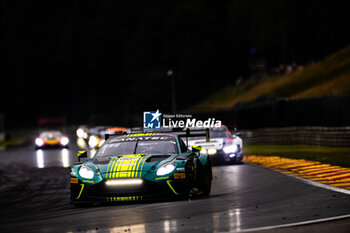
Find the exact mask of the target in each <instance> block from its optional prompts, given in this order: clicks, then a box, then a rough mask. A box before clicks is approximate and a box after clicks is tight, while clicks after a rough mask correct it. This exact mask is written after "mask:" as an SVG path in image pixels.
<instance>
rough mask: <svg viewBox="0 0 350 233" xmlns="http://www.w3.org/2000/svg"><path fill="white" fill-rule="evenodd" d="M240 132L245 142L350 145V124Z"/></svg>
mask: <svg viewBox="0 0 350 233" xmlns="http://www.w3.org/2000/svg"><path fill="white" fill-rule="evenodd" d="M240 132H241V137H242V138H243V141H244V143H245V144H277V145H316V146H339V147H349V146H350V126H347V127H307V126H300V127H284V128H262V129H255V130H241V131H240Z"/></svg>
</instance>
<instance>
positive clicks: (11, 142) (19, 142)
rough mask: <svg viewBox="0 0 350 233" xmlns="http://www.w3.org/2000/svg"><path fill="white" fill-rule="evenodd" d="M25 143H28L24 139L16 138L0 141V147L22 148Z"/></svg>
mask: <svg viewBox="0 0 350 233" xmlns="http://www.w3.org/2000/svg"><path fill="white" fill-rule="evenodd" d="M27 142H28V140H27V139H26V138H16V139H11V140H6V141H1V142H0V147H15V146H22V145H24V144H25V143H27Z"/></svg>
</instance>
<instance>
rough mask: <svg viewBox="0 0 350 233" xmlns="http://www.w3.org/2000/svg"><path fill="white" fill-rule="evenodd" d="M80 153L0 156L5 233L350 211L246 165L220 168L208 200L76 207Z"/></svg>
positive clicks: (242, 225) (314, 190) (234, 224)
mask: <svg viewBox="0 0 350 233" xmlns="http://www.w3.org/2000/svg"><path fill="white" fill-rule="evenodd" d="M78 150H79V148H78V147H76V146H74V145H73V146H71V147H70V148H69V149H63V150H61V149H50V150H37V151H35V150H34V149H33V148H21V149H13V150H9V151H5V152H4V151H1V152H0V160H1V164H3V167H1V168H0V174H1V180H2V186H1V192H0V204H1V206H2V208H1V210H0V221H1V224H0V226H1V228H0V230H1V232H81V231H88V232H152V233H154V232H226V231H239V230H245V229H251V228H256V227H262V226H271V225H276V224H286V223H293V222H300V221H305V220H312V219H318V218H325V217H331V216H338V215H343V214H349V213H350V201H349V196H348V195H346V194H341V193H335V192H332V191H329V190H325V189H321V188H318V187H314V186H310V185H308V184H305V183H303V182H301V181H299V180H296V179H294V178H293V177H289V176H286V175H284V174H279V173H277V172H274V171H270V170H267V169H264V168H260V167H254V166H251V165H247V164H243V165H231V166H216V167H214V168H213V186H212V193H211V196H210V197H209V198H197V199H191V200H180V201H162V202H147V203H127V204H115V205H105V204H102V205H96V206H95V207H92V208H82V209H76V208H74V207H73V206H71V205H70V204H69V169H68V168H67V167H69V166H70V164H72V163H73V162H74V161H76V160H75V159H76V158H75V156H76V152H77V151H78ZM13 162H16V164H13ZM37 167H40V168H41V169H37Z"/></svg>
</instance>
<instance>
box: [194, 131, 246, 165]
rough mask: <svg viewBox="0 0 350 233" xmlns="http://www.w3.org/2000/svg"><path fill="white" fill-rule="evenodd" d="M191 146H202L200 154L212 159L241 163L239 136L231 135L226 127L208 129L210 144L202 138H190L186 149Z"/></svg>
mask: <svg viewBox="0 0 350 233" xmlns="http://www.w3.org/2000/svg"><path fill="white" fill-rule="evenodd" d="M193 145H200V146H202V151H201V152H202V153H206V154H208V155H209V156H211V158H213V159H218V160H221V161H224V162H225V163H229V164H234V163H242V161H243V141H242V139H241V138H240V137H239V134H238V133H237V134H231V132H230V131H229V130H228V128H227V127H226V126H224V125H223V126H221V127H220V128H210V142H206V140H203V138H191V140H188V147H189V148H191V147H192V146H193Z"/></svg>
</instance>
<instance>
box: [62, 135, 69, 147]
mask: <svg viewBox="0 0 350 233" xmlns="http://www.w3.org/2000/svg"><path fill="white" fill-rule="evenodd" d="M60 143H61V145H62V146H67V145H68V143H69V139H68V137H62V138H61V141H60Z"/></svg>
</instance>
